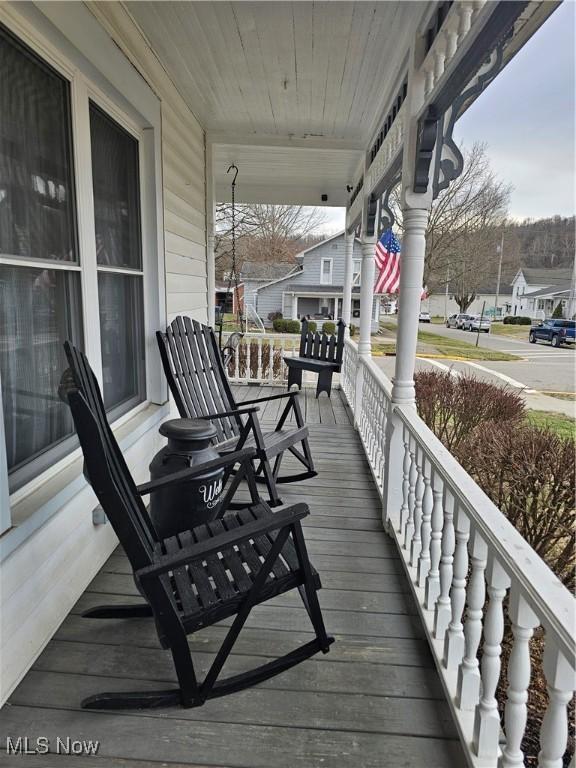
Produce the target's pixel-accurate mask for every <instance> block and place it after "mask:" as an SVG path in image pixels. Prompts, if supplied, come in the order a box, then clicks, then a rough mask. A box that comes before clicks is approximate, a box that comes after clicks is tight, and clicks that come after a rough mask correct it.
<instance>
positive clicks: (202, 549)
mask: <svg viewBox="0 0 576 768" xmlns="http://www.w3.org/2000/svg"><path fill="white" fill-rule="evenodd" d="M309 514H310V510H309V508H308V505H307V504H294V505H293V506H291V507H288V508H287V509H282V510H281V511H280V512H272V513H271V514H270V515H269V516H268V517H266V518H265V519H264V520H262V519H260V520H254V521H253V522H251V523H247V524H246V525H243V526H242V527H241V528H233V529H232V530H230V531H226V532H225V533H221V534H220V535H219V536H214V537H213V538H211V539H207V540H206V541H200V542H198V543H196V544H194V545H193V546H191V547H188V549H185V550H182V551H181V552H179V553H178V554H175V555H162V556H161V557H158V558H157V559H156V560H155V562H154V563H153V564H152V565H148V566H146V567H145V568H141V569H140V570H137V571H136V572H135V574H134V575H135V576H136V577H137V578H138V579H140V580H144V579H151V578H157V577H158V576H161V575H162V574H164V573H168V572H169V571H173V570H174V569H175V568H182V567H183V566H185V565H189V564H190V563H194V562H197V561H199V560H200V561H202V560H205V559H206V558H207V557H209V556H210V555H215V554H216V553H218V552H221V551H222V550H225V549H230V548H231V547H233V546H235V545H237V544H242V543H243V542H244V541H246V540H247V539H250V538H254V537H256V536H263V535H264V534H266V533H270V532H271V531H278V530H280V529H281V528H285V527H286V526H289V525H293V524H294V523H299V522H300V520H302V519H303V518H305V517H306V516H307V515H309Z"/></svg>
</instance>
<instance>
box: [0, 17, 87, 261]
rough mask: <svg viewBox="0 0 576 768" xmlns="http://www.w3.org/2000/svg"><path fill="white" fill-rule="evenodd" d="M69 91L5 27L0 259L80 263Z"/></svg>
mask: <svg viewBox="0 0 576 768" xmlns="http://www.w3.org/2000/svg"><path fill="white" fill-rule="evenodd" d="M70 144H71V128H70V97H69V84H68V82H67V81H65V80H64V79H63V78H62V77H60V76H59V75H58V74H57V73H56V72H55V71H54V70H53V69H51V68H50V67H49V66H47V65H46V64H44V63H43V62H42V61H41V60H40V59H38V58H37V57H36V56H35V55H34V54H33V53H32V52H31V51H30V50H29V49H28V48H27V47H26V46H24V45H22V44H21V43H19V42H18V41H17V40H16V39H15V38H13V37H12V35H10V33H8V32H7V31H6V30H5V29H4V28H3V27H2V26H0V253H1V254H3V255H10V256H19V257H26V258H42V259H53V260H58V261H75V260H76V258H77V247H76V231H75V223H74V209H75V202H74V185H73V181H72V179H73V173H72V153H71V151H70Z"/></svg>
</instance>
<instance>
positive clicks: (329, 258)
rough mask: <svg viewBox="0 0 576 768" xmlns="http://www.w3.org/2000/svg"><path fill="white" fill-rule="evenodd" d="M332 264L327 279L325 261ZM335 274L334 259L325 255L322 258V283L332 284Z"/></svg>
mask: <svg viewBox="0 0 576 768" xmlns="http://www.w3.org/2000/svg"><path fill="white" fill-rule="evenodd" d="M326 261H327V262H329V264H330V274H329V277H328V278H327V279H325V278H324V262H326ZM333 274H334V259H333V258H332V257H330V256H323V257H322V258H321V259H320V285H332V277H333Z"/></svg>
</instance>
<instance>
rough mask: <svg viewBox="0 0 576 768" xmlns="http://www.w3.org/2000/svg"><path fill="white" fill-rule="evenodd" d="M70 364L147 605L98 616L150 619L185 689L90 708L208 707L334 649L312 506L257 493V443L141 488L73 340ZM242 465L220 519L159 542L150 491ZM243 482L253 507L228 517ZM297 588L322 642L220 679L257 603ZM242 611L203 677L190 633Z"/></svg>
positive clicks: (93, 703) (75, 394)
mask: <svg viewBox="0 0 576 768" xmlns="http://www.w3.org/2000/svg"><path fill="white" fill-rule="evenodd" d="M65 349H66V355H67V357H68V361H69V363H70V368H69V369H68V370H67V371H66V372H65V374H64V376H63V378H62V383H61V386H60V394H61V397H63V399H65V400H66V401H67V402H68V404H69V406H70V408H71V411H72V415H73V418H74V424H75V426H76V430H77V432H78V437H79V439H80V445H81V446H82V450H83V452H84V459H85V472H86V476H87V478H88V479H89V482H90V484H91V486H92V488H93V490H94V492H95V493H96V496H97V497H98V500H99V502H100V504H101V505H102V507H103V509H104V511H105V513H106V515H107V516H108V518H109V520H110V522H111V524H112V526H113V528H114V531H115V532H116V534H117V536H118V538H119V539H120V542H121V544H122V546H123V547H124V550H125V552H126V554H127V556H128V559H129V560H130V563H131V566H132V568H133V571H134V580H135V582H136V586H137V587H138V590H139V591H140V593H141V595H142V597H143V598H144V600H145V601H146V602H141V603H139V604H136V605H111V606H103V607H100V608H94V609H92V610H90V611H87V612H86V613H85V614H84V615H85V616H88V617H90V618H129V617H135V616H140V617H145V616H152V617H154V619H155V622H156V627H157V631H158V638H159V641H160V644H161V646H162V647H163V648H166V649H170V651H171V653H172V658H173V661H174V667H175V671H176V675H177V678H178V684H179V687H173V688H169V689H167V690H160V691H144V692H128V693H116V692H115V693H101V694H98V695H95V696H90V697H89V698H87V699H85V700H84V701H83V702H82V707H84V708H87V709H144V708H151V707H163V706H168V705H174V704H181V705H182V706H183V707H196V706H201V705H202V704H204V702H205V701H206V700H207V699H210V698H214V697H216V696H223V695H225V694H228V693H234V692H236V691H240V690H242V689H244V688H247V687H249V686H252V685H255V684H257V683H260V682H262V681H264V680H267V679H268V678H270V677H272V676H274V675H276V674H278V673H280V672H283V671H284V670H286V669H289V668H290V667H293V666H295V665H296V664H298V663H300V662H301V661H304V660H305V659H307V658H309V657H310V656H312V655H313V654H315V653H317V652H319V651H322V652H324V653H327V652H328V650H329V646H330V644H331V643H332V642H333V638H331V637H329V636H328V635H327V634H326V630H325V627H324V622H323V619H322V614H321V611H320V606H319V603H318V596H317V590H318V589H320V586H321V585H320V579H319V577H318V574H317V572H316V571H315V570H314V568H313V567H312V566H311V564H310V562H309V560H308V554H307V550H306V544H305V541H304V537H303V534H302V528H301V522H300V521H301V520H302V519H303V518H304V517H306V515H307V514H308V507H307V506H306V505H305V504H295V505H294V506H291V507H287V508H286V509H283V510H280V511H278V512H276V513H274V512H272V510H271V509H270V508H269V507H268V506H267V505H266V504H265V503H264V502H263V501H262V500H261V499H259V498H258V494H257V490H256V485H255V483H254V470H253V467H252V460H253V457H254V449H244V450H241V451H236V452H234V453H230V454H228V455H226V456H223V457H221V458H220V459H215V460H213V461H210V462H206V463H205V464H202V465H198V466H196V467H194V468H192V469H186V470H183V471H181V472H177V473H175V474H174V475H171V476H168V477H165V478H162V479H160V480H157V481H153V482H150V483H145V484H144V485H141V486H138V487H137V486H136V485H135V483H134V481H133V479H132V476H131V474H130V472H129V470H128V467H127V465H126V463H125V461H124V458H123V457H122V454H121V452H120V449H119V447H118V444H117V442H116V439H115V437H114V434H113V433H112V430H111V429H110V427H109V425H108V422H107V419H106V413H105V410H104V405H103V402H102V397H101V394H100V390H99V387H98V383H97V381H96V378H95V376H94V374H93V372H92V370H91V368H90V366H89V364H88V361H87V359H86V357H85V356H84V355H83V354H82V353H81V352H79V351H78V350H77V349H76V348H74V347H73V346H72V345H71V344H70V343H69V342H66V344H65ZM234 464H239V465H240V468H239V470H238V471H237V472H236V474H235V475H234V477H233V478H232V481H231V489H232V490H231V491H230V490H229V491H228V492H227V494H226V496H225V499H224V502H223V504H222V506H221V507H220V509H219V514H220V517H219V519H217V520H215V521H214V522H211V523H208V524H206V525H199V526H197V527H195V528H193V529H192V530H190V531H185V532H183V533H180V534H178V536H173V537H171V538H168V539H165V540H164V541H161V540H159V538H158V536H157V535H156V532H155V530H154V527H153V525H152V522H151V520H150V517H149V516H148V513H147V511H146V509H145V507H144V504H143V502H142V498H141V497H142V496H144V495H146V494H149V493H150V492H151V491H154V490H157V489H159V488H164V487H166V486H168V485H170V484H176V483H183V482H186V481H188V480H190V479H192V478H193V477H195V476H196V475H198V474H202V473H203V472H206V471H210V470H212V469H216V468H218V467H230V466H231V465H234ZM242 478H245V479H246V480H247V482H248V486H249V488H250V491H251V496H252V500H253V503H252V505H250V506H248V507H246V508H245V509H243V510H240V511H235V512H232V513H230V512H229V513H227V514H224V513H225V510H226V503H227V501H228V500H229V499H230V498H231V493H232V494H233V492H234V490H235V488H236V487H237V485H238V483H239V482H240V479H242ZM294 588H297V589H298V590H299V592H300V594H301V596H302V600H303V603H304V606H305V608H306V610H307V612H308V614H309V616H310V620H311V623H312V626H313V628H314V632H315V639H314V640H311V641H309V642H308V643H306V644H304V645H302V646H300V647H299V648H297V649H295V650H293V651H291V652H290V653H288V654H286V655H284V656H282V657H280V658H278V659H275V660H274V661H270V662H268V663H266V664H263V665H261V666H259V667H256V668H255V669H252V670H250V671H247V672H243V673H242V674H238V675H233V676H231V677H228V678H225V679H222V680H219V679H218V678H219V675H220V672H221V671H222V667H223V666H224V664H225V662H226V659H227V658H228V655H229V654H230V652H231V650H232V648H233V646H234V643H235V641H236V639H237V637H238V635H239V633H240V631H241V629H242V627H243V625H244V623H245V622H246V620H247V618H248V615H249V613H250V611H251V609H252V607H253V606H255V605H258V604H260V603H263V602H264V601H266V600H269V599H270V598H272V597H275V596H276V595H279V594H282V593H284V592H287V591H288V590H291V589H294ZM230 616H234V617H235V618H234V620H233V622H232V624H231V626H230V629H229V630H228V633H227V634H226V637H225V639H224V641H223V643H222V645H221V647H220V650H219V651H218V653H217V654H216V657H215V659H214V661H213V662H212V665H211V667H210V669H209V671H208V672H207V674H206V676H205V677H204V680H203V681H201V682H200V681H199V680H198V679H197V677H196V673H195V671H194V664H193V660H192V655H191V653H190V648H189V646H188V642H187V636H188V635H189V634H191V633H193V632H195V631H196V630H198V629H201V628H203V627H208V626H210V625H212V624H214V623H216V622H218V621H220V620H222V619H225V618H227V617H230Z"/></svg>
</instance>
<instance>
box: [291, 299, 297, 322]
mask: <svg viewBox="0 0 576 768" xmlns="http://www.w3.org/2000/svg"><path fill="white" fill-rule="evenodd" d="M292 320H298V296H297V295H296V294H295V293H293V294H292Z"/></svg>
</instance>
